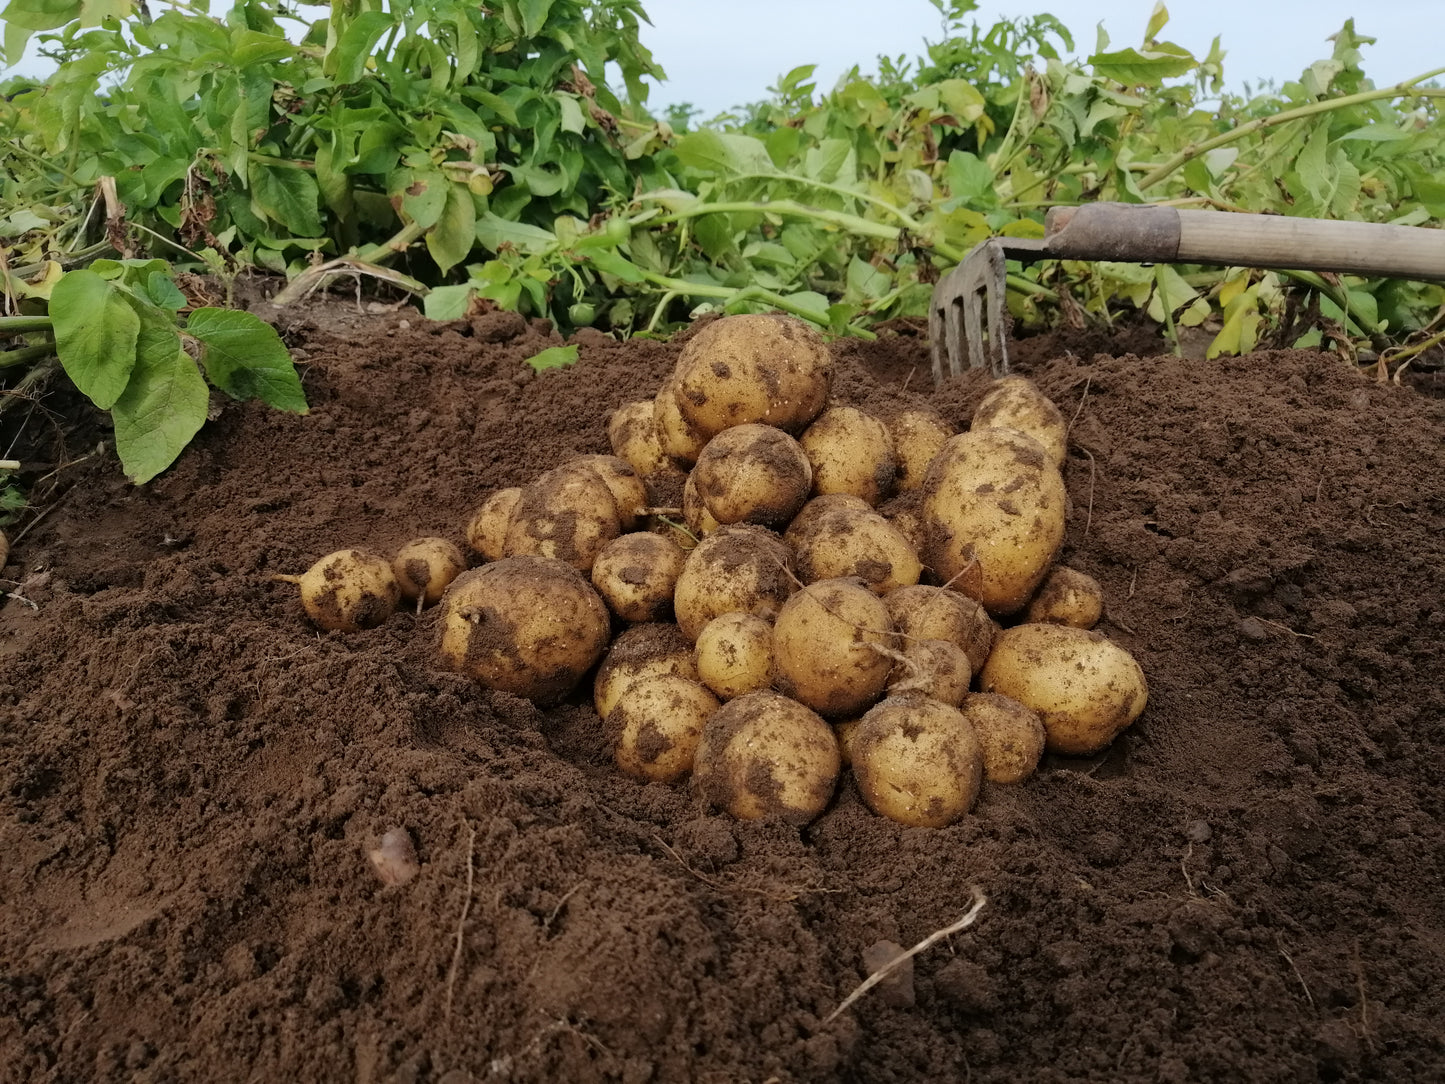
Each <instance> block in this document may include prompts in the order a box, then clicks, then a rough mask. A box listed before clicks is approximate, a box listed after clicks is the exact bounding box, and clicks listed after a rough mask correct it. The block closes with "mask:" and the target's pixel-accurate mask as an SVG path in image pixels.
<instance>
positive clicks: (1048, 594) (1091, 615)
mask: <svg viewBox="0 0 1445 1084" xmlns="http://www.w3.org/2000/svg"><path fill="white" fill-rule="evenodd" d="M1103 616H1104V589H1103V588H1102V587H1100V586H1099V581H1098V580H1096V579H1094V577H1093V576H1090V575H1089V574H1088V573H1085V572H1080V571H1079V570H1078V569H1076V568H1065V567H1064V566H1063V565H1056V566H1055V567H1054V569H1053V571H1051V572H1050V573H1049V574H1048V575H1047V576H1045V577H1044V582H1043V583H1041V584H1039V589H1038V590H1037V591H1036V592H1034V597H1033V598H1032V599H1030V600H1029V608H1028V609H1027V610H1026V611H1024V620H1025V621H1027V622H1029V623H1030V624H1038V623H1041V622H1047V623H1049V624H1052V625H1073V626H1074V628H1076V629H1091V628H1093V627H1094V626H1095V625H1097V624H1098V623H1099V618H1101V617H1103Z"/></svg>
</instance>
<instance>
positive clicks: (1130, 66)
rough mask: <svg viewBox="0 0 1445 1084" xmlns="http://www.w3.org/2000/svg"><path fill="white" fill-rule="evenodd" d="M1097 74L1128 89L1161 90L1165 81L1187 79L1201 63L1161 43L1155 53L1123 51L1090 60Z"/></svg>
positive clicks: (1166, 43) (1097, 54) (1179, 50)
mask: <svg viewBox="0 0 1445 1084" xmlns="http://www.w3.org/2000/svg"><path fill="white" fill-rule="evenodd" d="M1089 64H1090V65H1092V66H1093V69H1094V74H1095V75H1098V76H1100V77H1101V78H1104V79H1113V80H1115V81H1117V82H1120V83H1123V84H1124V85H1125V86H1131V87H1134V86H1151V87H1152V86H1158V85H1159V84H1160V83H1162V82H1163V81H1164V80H1165V79H1173V78H1174V77H1176V76H1180V75H1187V74H1188V73H1189V72H1191V71H1193V70H1194V69H1195V68H1196V67H1197V66H1198V62H1197V61H1196V60H1195V59H1194V56H1193V54H1192V53H1190V52H1189V50H1187V49H1183V48H1180V47H1179V46H1178V45H1175V44H1173V43H1172V42H1167V41H1161V42H1159V43H1158V44H1156V45H1155V46H1154V47H1153V48H1151V49H1144V50H1140V49H1119V50H1117V51H1115V52H1112V53H1095V54H1094V55H1093V56H1091V57H1089Z"/></svg>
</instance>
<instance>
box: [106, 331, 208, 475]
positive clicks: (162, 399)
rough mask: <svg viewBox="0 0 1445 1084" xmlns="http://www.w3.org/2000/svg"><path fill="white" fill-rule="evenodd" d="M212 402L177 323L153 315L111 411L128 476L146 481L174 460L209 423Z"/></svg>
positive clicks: (116, 446) (118, 451)
mask: <svg viewBox="0 0 1445 1084" xmlns="http://www.w3.org/2000/svg"><path fill="white" fill-rule="evenodd" d="M209 407H210V393H209V391H207V389H206V382H205V380H204V379H202V377H201V374H200V373H199V372H198V371H197V370H196V363H195V362H194V361H192V360H191V359H190V357H189V356H188V355H187V354H186V352H185V351H184V350H182V349H181V340H180V336H179V335H178V334H177V333H176V330H175V328H173V327H166V326H165V325H163V324H161V323H159V322H153V321H147V322H146V329H145V333H144V334H143V335H142V338H141V345H140V349H139V350H138V351H137V356H136V366H135V375H134V376H132V377H131V381H130V384H129V385H128V386H127V387H126V389H125V394H124V395H122V396H121V397H120V399H118V400H117V401H116V403H115V405H114V406H113V407H112V408H111V411H110V416H111V420H112V421H114V422H115V450H116V454H117V455H119V456H120V463H121V466H122V467H123V468H124V469H125V473H126V476H127V477H129V478H130V480H131V481H133V482H135V483H136V484H137V485H140V484H141V483H143V482H148V481H150V480H151V479H152V478H154V477H155V476H156V475H157V474H159V473H160V472H161V471H163V470H165V469H166V468H167V467H169V466H170V465H171V464H172V463H174V462H175V461H176V457H177V456H178V455H180V454H181V450H182V449H183V448H185V446H186V445H187V444H189V443H190V442H191V438H192V437H194V436H195V435H196V434H197V433H198V432H199V431H200V428H201V426H202V425H204V424H205V421H206V412H207V410H208V409H209Z"/></svg>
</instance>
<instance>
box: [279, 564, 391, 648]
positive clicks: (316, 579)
mask: <svg viewBox="0 0 1445 1084" xmlns="http://www.w3.org/2000/svg"><path fill="white" fill-rule="evenodd" d="M275 578H276V579H277V580H278V581H280V582H282V583H294V584H296V585H297V586H299V587H300V588H301V608H302V609H304V610H305V611H306V616H307V617H309V618H310V619H311V623H312V624H313V625H316V626H317V627H318V628H323V629H335V630H337V631H340V632H356V631H358V630H360V629H373V628H375V627H376V626H377V625H380V624H381V623H382V622H383V621H385V620H386V619H387V618H388V617H390V616H391V615H392V614H394V613H396V607H397V604H398V603H400V602H401V585H400V584H398V583H397V582H396V575H395V573H393V572H392V570H391V562H390V561H388V560H387V559H386V558H385V557H378V556H376V555H375V554H373V553H364V552H363V551H361V550H351V549H348V550H337V551H336V552H335V553H328V554H327V555H326V556H325V557H323V558H321V560H319V561H317V562H316V563H315V564H314V565H312V566H311V567H310V568H308V569H307V570H306V571H305V572H304V573H303V574H302V575H300V576H277V577H275Z"/></svg>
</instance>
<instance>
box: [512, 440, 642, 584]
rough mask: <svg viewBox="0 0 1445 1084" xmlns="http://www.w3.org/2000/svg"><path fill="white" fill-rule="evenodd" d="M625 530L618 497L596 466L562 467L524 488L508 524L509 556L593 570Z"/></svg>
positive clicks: (581, 570) (550, 471)
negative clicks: (613, 493)
mask: <svg viewBox="0 0 1445 1084" xmlns="http://www.w3.org/2000/svg"><path fill="white" fill-rule="evenodd" d="M621 533H622V522H621V519H620V518H619V516H618V514H617V501H616V500H615V499H614V498H613V496H612V490H611V489H609V488H608V486H607V483H606V482H605V481H603V480H602V477H601V475H599V474H598V473H597V472H596V471H594V470H592V469H591V468H590V467H585V466H580V465H573V466H563V467H557V468H556V469H554V470H549V471H548V472H547V473H546V474H543V475H541V476H540V477H538V478H537V479H536V480H535V481H533V482H532V483H531V484H530V485H528V486H525V487H523V489H522V495H521V497H519V498H518V499H517V507H516V508H515V509H514V510H513V512H512V519H511V522H510V523H509V524H508V526H507V540H506V545H505V547H504V550H503V552H504V553H505V554H506V556H508V557H552V558H555V559H557V560H559V561H565V562H566V563H567V564H569V565H571V566H572V567H573V568H575V569H577V570H578V571H579V572H587V571H589V570H590V569H591V568H592V563H593V562H594V561H595V560H597V555H598V554H599V553H601V552H602V547H603V546H605V545H607V543H609V542H611V541H612V540H613V539H614V538H616V537H617V536H618V535H619V534H621Z"/></svg>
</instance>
